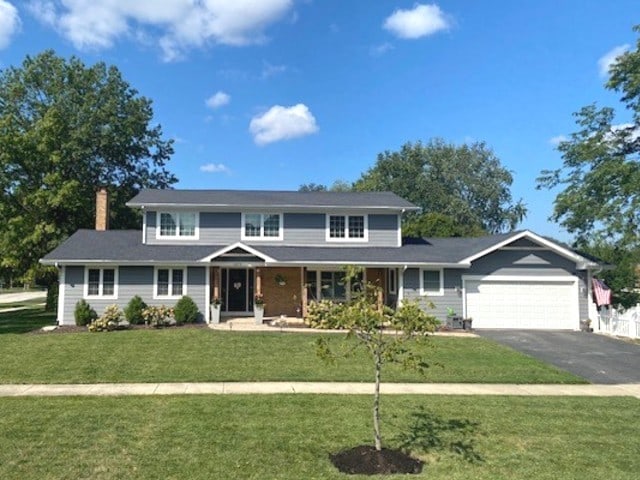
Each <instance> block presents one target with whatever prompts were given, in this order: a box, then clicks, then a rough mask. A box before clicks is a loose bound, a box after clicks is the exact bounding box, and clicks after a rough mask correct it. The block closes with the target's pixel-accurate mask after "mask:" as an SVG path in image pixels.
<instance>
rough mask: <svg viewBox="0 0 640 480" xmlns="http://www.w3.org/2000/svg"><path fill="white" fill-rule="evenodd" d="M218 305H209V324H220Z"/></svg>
mask: <svg viewBox="0 0 640 480" xmlns="http://www.w3.org/2000/svg"><path fill="white" fill-rule="evenodd" d="M220 310H221V309H220V304H219V303H212V304H211V321H210V323H220Z"/></svg>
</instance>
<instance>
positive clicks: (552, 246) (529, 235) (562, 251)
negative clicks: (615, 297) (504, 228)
mask: <svg viewBox="0 0 640 480" xmlns="http://www.w3.org/2000/svg"><path fill="white" fill-rule="evenodd" d="M521 238H526V239H528V240H531V241H533V242H536V243H539V244H541V245H544V246H545V247H547V248H548V249H549V250H551V251H553V252H555V253H557V254H558V255H560V256H562V257H565V258H568V259H569V260H573V261H574V262H576V265H578V266H580V267H581V268H587V267H588V266H593V267H596V266H598V265H597V264H596V263H594V262H592V261H590V260H589V259H587V258H585V257H583V256H582V255H578V254H577V253H575V252H573V251H571V250H568V249H566V248H564V247H562V246H560V245H558V244H557V243H555V242H552V241H550V240H547V239H546V238H544V237H541V236H540V235H536V234H535V233H533V232H531V231H530V230H524V231H522V232H520V233H517V234H515V235H513V236H511V237H508V238H506V239H505V240H503V241H501V242H498V243H496V244H495V245H492V246H490V247H489V248H486V249H485V250H482V251H481V252H478V253H475V254H473V255H471V256H469V257H467V258H464V259H462V260H460V263H471V262H473V261H475V260H477V259H478V258H481V257H484V256H485V255H488V254H489V253H491V252H495V251H496V250H498V249H501V248H503V247H505V246H506V245H508V244H509V243H511V242H515V241H516V240H520V239H521Z"/></svg>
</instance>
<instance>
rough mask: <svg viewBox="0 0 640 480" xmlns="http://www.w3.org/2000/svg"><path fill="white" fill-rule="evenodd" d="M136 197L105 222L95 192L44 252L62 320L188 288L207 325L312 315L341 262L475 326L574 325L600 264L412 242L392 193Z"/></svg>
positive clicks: (525, 245) (557, 254) (525, 247)
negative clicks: (84, 305)
mask: <svg viewBox="0 0 640 480" xmlns="http://www.w3.org/2000/svg"><path fill="white" fill-rule="evenodd" d="M128 206H130V207H133V208H139V209H141V210H142V217H143V225H142V230H134V231H131V230H126V231H117V230H108V226H107V222H108V198H107V192H106V191H105V190H104V189H103V190H101V191H99V192H98V194H97V206H96V211H97V215H96V217H97V218H96V226H97V230H79V231H78V232H76V233H75V234H74V235H72V236H71V237H70V238H69V239H68V240H66V241H65V242H64V243H63V244H61V245H60V246H59V247H58V248H56V249H55V250H54V251H52V252H51V253H49V254H48V255H46V256H45V257H44V258H43V259H42V260H41V261H42V263H44V264H46V265H55V266H57V267H58V269H59V271H60V292H59V308H58V322H59V323H60V324H63V325H67V324H73V323H74V316H73V312H74V308H75V304H76V302H77V301H78V300H80V299H85V300H87V301H88V302H89V303H90V304H91V306H92V307H93V308H94V309H96V311H97V312H98V313H101V312H102V310H103V309H104V308H105V307H106V306H107V305H110V304H113V303H115V304H118V305H120V306H121V307H124V306H125V305H126V304H127V302H128V301H129V300H130V298H131V297H132V296H133V295H136V294H137V295H140V296H141V297H142V298H143V300H144V301H145V302H147V303H148V304H150V305H159V304H165V305H174V304H175V302H176V301H177V300H178V299H179V298H180V297H182V296H183V295H189V296H190V297H192V298H193V300H194V301H195V302H196V304H197V305H198V307H199V309H200V311H201V312H202V313H203V316H204V317H205V320H207V321H209V319H210V315H209V305H210V303H211V302H212V300H213V299H214V298H220V299H221V300H222V316H223V320H224V317H225V316H234V317H237V316H242V315H251V314H252V309H253V299H254V295H255V294H257V293H261V294H263V295H264V298H265V302H266V308H265V315H266V316H280V315H287V316H292V317H293V316H301V315H304V314H305V312H306V309H307V305H308V303H309V301H311V300H315V299H323V298H326V299H331V300H336V301H340V300H345V299H347V298H348V297H349V295H350V291H349V286H348V285H344V282H343V272H342V267H343V266H344V265H351V264H353V265H359V266H362V267H364V276H365V279H366V280H367V281H370V282H377V283H378V284H379V285H380V286H381V287H382V288H383V291H384V301H385V302H386V303H387V304H389V305H396V304H397V303H398V302H399V301H400V300H402V299H412V300H418V301H419V302H420V303H421V304H422V305H424V306H426V305H427V304H428V301H429V300H430V301H432V302H433V303H434V304H435V310H433V312H434V314H435V315H436V316H437V317H439V318H440V319H444V318H445V316H446V313H447V308H451V309H453V310H454V311H455V312H456V313H457V314H458V315H461V316H463V317H472V318H473V325H474V327H475V328H545V329H578V328H579V326H580V319H585V318H588V317H589V309H590V305H592V300H591V273H592V270H594V269H597V268H598V267H599V265H598V264H597V263H596V262H595V261H593V260H592V259H588V258H586V257H584V256H581V255H579V254H578V253H576V252H574V251H572V250H570V249H568V248H567V247H565V246H563V245H560V244H558V243H555V242H553V241H550V240H548V239H546V238H543V237H541V236H539V235H536V234H535V233H532V232H530V231H519V232H512V233H507V234H500V235H492V236H486V237H479V238H432V239H405V240H403V238H402V232H401V217H402V215H403V214H404V213H405V212H411V211H416V210H418V208H417V207H416V206H415V205H413V204H411V203H409V202H407V201H406V200H404V199H402V198H400V197H398V196H397V195H395V194H393V193H390V192H378V193H362V192H279V191H229V190H143V191H142V192H141V193H140V194H138V195H137V196H136V197H135V198H133V199H132V200H131V201H130V202H129V203H128Z"/></svg>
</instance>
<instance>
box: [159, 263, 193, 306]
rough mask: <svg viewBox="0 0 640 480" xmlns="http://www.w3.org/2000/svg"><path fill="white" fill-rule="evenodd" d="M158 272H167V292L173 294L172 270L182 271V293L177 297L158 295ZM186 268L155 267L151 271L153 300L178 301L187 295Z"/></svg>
mask: <svg viewBox="0 0 640 480" xmlns="http://www.w3.org/2000/svg"><path fill="white" fill-rule="evenodd" d="M159 270H168V271H169V292H173V271H174V270H182V293H180V294H178V295H172V294H171V293H169V294H168V295H160V294H158V271H159ZM187 284H188V282H187V267H175V266H162V267H155V268H154V269H153V298H154V300H160V299H174V300H176V299H180V298H182V297H184V296H185V295H187Z"/></svg>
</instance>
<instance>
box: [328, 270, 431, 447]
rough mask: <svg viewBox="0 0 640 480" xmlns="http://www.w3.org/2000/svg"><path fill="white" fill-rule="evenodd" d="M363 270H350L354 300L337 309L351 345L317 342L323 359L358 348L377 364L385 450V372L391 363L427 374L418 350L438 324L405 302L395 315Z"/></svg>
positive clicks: (376, 403)
mask: <svg viewBox="0 0 640 480" xmlns="http://www.w3.org/2000/svg"><path fill="white" fill-rule="evenodd" d="M360 272H361V269H359V268H357V267H347V268H346V269H345V278H346V279H348V280H347V282H348V283H349V284H350V286H351V289H352V291H353V294H352V300H351V301H350V302H347V303H346V304H345V305H341V306H339V308H336V309H335V312H334V314H335V315H336V317H337V318H336V322H337V325H338V327H339V328H343V329H345V330H347V331H348V333H347V339H346V340H347V342H345V344H344V345H342V348H340V349H339V350H336V349H335V348H333V347H332V345H331V343H329V342H328V341H327V339H326V338H319V339H318V340H317V343H316V344H317V352H318V355H319V356H320V357H321V358H324V359H334V358H336V357H338V356H348V355H350V354H351V353H353V351H354V347H353V345H354V344H353V341H352V339H354V340H355V348H357V347H363V348H364V349H365V350H366V351H367V352H368V354H369V355H370V357H371V360H372V362H373V372H374V376H375V389H374V397H373V430H374V444H375V448H376V450H377V451H380V450H381V449H382V438H381V434H380V382H381V378H382V368H383V366H384V365H385V364H387V363H400V364H402V365H403V366H404V367H407V368H415V369H418V370H423V369H425V368H427V367H428V366H429V364H428V362H427V359H426V358H425V357H424V356H423V355H421V354H420V353H419V351H418V350H417V349H416V347H418V346H419V345H420V344H422V343H424V342H425V341H426V340H427V339H428V335H429V334H430V333H432V332H434V331H435V328H436V326H437V324H438V320H437V319H436V318H435V317H434V316H432V315H428V314H426V313H425V312H424V311H423V310H422V309H421V308H420V307H419V306H418V305H417V304H416V303H412V302H403V303H402V305H401V306H400V307H399V308H398V309H397V310H396V311H395V312H394V311H393V310H391V309H389V308H388V307H385V306H384V305H383V304H382V301H381V299H382V289H381V287H380V286H378V285H376V284H374V283H371V282H362V281H360V280H358V278H359V277H360V275H359V274H360Z"/></svg>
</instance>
